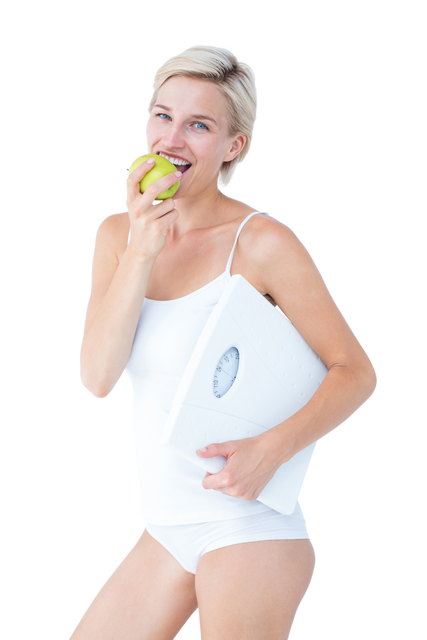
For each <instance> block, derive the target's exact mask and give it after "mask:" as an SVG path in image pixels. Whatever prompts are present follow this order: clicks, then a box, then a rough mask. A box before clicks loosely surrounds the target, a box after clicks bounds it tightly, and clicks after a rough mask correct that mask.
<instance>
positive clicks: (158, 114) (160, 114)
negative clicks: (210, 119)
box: [155, 113, 209, 131]
mask: <svg viewBox="0 0 427 640" xmlns="http://www.w3.org/2000/svg"><path fill="white" fill-rule="evenodd" d="M155 115H156V116H157V117H160V119H161V120H163V118H161V116H166V117H167V118H170V116H168V114H167V113H156V114H155ZM194 124H201V125H202V127H205V130H206V131H209V128H208V127H207V126H206V125H205V124H204V123H203V122H195V123H194ZM199 131H203V129H199Z"/></svg>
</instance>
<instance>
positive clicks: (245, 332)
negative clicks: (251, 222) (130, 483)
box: [161, 274, 328, 515]
mask: <svg viewBox="0 0 427 640" xmlns="http://www.w3.org/2000/svg"><path fill="white" fill-rule="evenodd" d="M327 372H328V369H327V367H326V366H325V364H324V363H323V361H322V360H321V359H320V357H319V356H318V355H317V354H316V353H315V352H314V351H313V349H311V347H310V346H309V345H308V344H307V342H306V341H305V340H304V338H303V337H302V336H301V335H300V334H299V332H298V331H297V330H296V329H295V327H294V326H293V324H292V323H291V322H290V321H289V320H288V318H286V316H285V315H284V314H283V313H282V312H281V311H279V310H278V309H276V308H275V307H274V306H273V305H272V304H271V303H270V302H268V300H266V298H264V296H263V295H261V294H260V293H259V292H258V291H257V289H255V287H253V286H252V285H251V284H250V283H249V282H248V281H247V280H246V279H245V278H244V277H243V276H242V275H240V274H234V275H233V276H232V277H231V279H230V281H229V283H228V284H227V286H226V287H225V289H224V291H223V293H222V295H221V297H220V299H219V300H218V303H217V304H216V305H215V307H214V308H213V310H212V312H211V315H210V316H209V318H208V320H207V322H206V325H205V326H204V328H203V330H202V333H201V334H200V336H199V339H198V341H197V343H196V346H195V348H194V350H193V352H192V354H191V356H190V360H189V361H188V364H187V367H186V368H185V370H184V373H183V376H182V378H181V380H180V383H179V385H178V388H177V391H176V394H175V396H174V399H173V402H172V407H171V411H170V413H169V415H168V418H167V421H166V423H165V426H164V430H163V433H162V438H161V443H162V444H164V445H166V446H168V447H170V448H172V449H173V450H174V451H175V452H176V453H177V454H179V455H180V456H183V457H184V458H185V459H187V460H189V461H190V462H193V463H194V464H196V465H198V466H199V467H201V468H202V469H204V470H205V471H209V473H217V472H218V471H221V469H223V468H224V466H225V464H226V462H227V458H226V457H225V456H215V457H213V458H201V457H200V456H198V455H197V453H196V449H200V448H201V447H205V446H207V445H209V444H212V443H215V442H227V441H228V440H239V439H242V438H248V437H251V436H257V435H259V434H261V433H263V432H265V431H266V430H268V429H271V428H272V427H274V426H276V425H278V424H279V423H281V422H283V421H284V420H286V419H287V418H289V417H290V416H292V415H293V414H294V413H296V412H297V411H298V410H299V409H301V407H303V406H304V405H305V404H306V403H307V402H308V400H309V399H310V398H311V397H312V396H313V394H314V393H315V391H316V390H317V388H318V387H319V385H320V384H321V382H322V381H323V379H324V377H325V376H326V374H327ZM315 444H316V443H315V442H314V443H312V444H311V445H309V446H308V447H306V448H305V449H303V450H302V451H299V452H298V453H297V454H296V455H294V456H293V457H292V458H291V460H289V461H288V462H285V463H284V464H282V465H281V466H280V467H279V468H278V469H277V471H276V473H275V474H274V476H273V478H272V479H271V480H270V481H269V482H268V484H267V485H266V486H265V487H264V489H263V490H262V492H261V493H260V495H259V496H258V498H257V500H259V501H260V502H262V503H264V504H266V505H267V506H269V507H271V508H272V509H275V510H276V511H279V512H280V513H282V514H285V515H286V514H291V513H293V511H294V510H295V507H296V503H297V500H298V495H299V493H300V490H301V487H302V484H303V480H304V476H305V474H306V472H307V468H308V465H309V463H310V459H311V456H312V454H313V450H314V447H315Z"/></svg>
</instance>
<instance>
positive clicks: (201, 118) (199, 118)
mask: <svg viewBox="0 0 427 640" xmlns="http://www.w3.org/2000/svg"><path fill="white" fill-rule="evenodd" d="M154 107H159V108H160V109H164V110H165V111H172V109H170V108H169V107H166V106H165V105H164V104H155V105H154ZM191 117H192V118H197V120H210V121H211V122H214V123H215V124H216V125H218V123H217V121H216V120H214V119H213V118H211V116H204V115H203V114H201V113H194V114H193V115H192V116H191Z"/></svg>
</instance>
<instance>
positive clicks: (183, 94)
mask: <svg viewBox="0 0 427 640" xmlns="http://www.w3.org/2000/svg"><path fill="white" fill-rule="evenodd" d="M227 131H228V120H227V108H226V102H225V98H224V97H223V95H222V93H221V92H220V91H219V89H218V88H217V87H216V86H215V85H214V84H213V83H212V82H209V81H205V80H198V79H195V78H185V77H182V76H174V77H172V78H169V80H167V81H166V82H165V83H164V84H163V85H162V87H161V88H160V91H159V94H158V96H157V100H156V103H155V105H154V107H153V110H152V111H151V113H150V117H149V120H148V124H147V142H148V148H149V150H150V153H157V154H160V155H165V156H167V157H168V159H169V160H171V161H174V163H178V162H179V161H181V162H186V163H187V164H182V165H179V166H178V167H177V168H178V169H179V170H180V171H183V175H182V177H181V179H180V187H179V189H178V191H177V192H176V194H175V195H174V200H176V199H178V198H183V197H185V196H190V195H198V194H203V193H204V192H205V191H206V190H207V189H214V190H216V189H217V180H218V173H219V170H220V168H221V165H222V163H223V162H224V161H229V160H233V158H235V157H236V156H237V155H238V153H239V152H240V151H241V149H242V148H243V146H244V144H245V142H246V136H243V135H241V136H236V137H235V138H230V137H229V136H228V132H227Z"/></svg>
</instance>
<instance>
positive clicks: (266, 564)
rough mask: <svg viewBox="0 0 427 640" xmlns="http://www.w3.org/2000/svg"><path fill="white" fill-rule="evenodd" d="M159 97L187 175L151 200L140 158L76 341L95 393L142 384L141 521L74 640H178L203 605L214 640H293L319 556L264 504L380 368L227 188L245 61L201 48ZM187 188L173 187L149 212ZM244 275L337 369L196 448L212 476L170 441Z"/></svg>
mask: <svg viewBox="0 0 427 640" xmlns="http://www.w3.org/2000/svg"><path fill="white" fill-rule="evenodd" d="M154 89H155V90H154V95H153V98H152V101H151V104H150V107H149V113H150V116H149V120H148V125H147V141H148V151H149V152H150V153H156V154H160V155H163V156H165V157H167V158H168V159H169V160H171V161H172V162H174V163H175V164H176V166H177V170H179V171H178V172H176V173H175V174H169V175H167V176H165V177H163V178H161V179H159V180H157V181H156V182H154V183H153V184H152V185H151V186H150V187H149V188H148V189H147V191H146V192H145V193H144V194H141V193H140V191H139V182H140V180H141V179H142V178H143V176H144V175H145V174H146V173H147V172H148V171H149V170H150V169H151V168H152V166H153V165H152V163H150V161H147V162H145V163H143V164H141V165H140V166H139V167H138V168H137V169H135V170H134V171H133V172H132V173H131V174H130V175H129V177H128V180H127V203H126V204H127V207H128V211H127V212H126V213H122V214H117V215H112V216H109V217H108V218H106V219H105V220H104V221H103V222H102V224H101V225H100V227H99V230H98V234H97V239H96V247H95V255H94V262H93V283H92V292H91V297H90V301H89V305H88V310H87V317H86V324H85V333H84V339H83V344H82V350H81V375H82V381H83V384H84V385H85V386H86V387H87V388H88V389H89V390H90V391H91V392H92V393H93V394H94V395H96V396H97V397H100V398H103V397H105V396H106V395H108V393H110V391H111V390H112V389H113V388H114V385H115V384H116V382H117V380H118V379H119V378H120V376H121V375H122V373H123V371H124V370H125V368H126V370H127V372H128V374H129V376H130V378H131V380H132V384H133V388H134V418H135V433H136V452H137V462H138V473H139V478H140V483H141V494H142V513H143V517H144V520H145V521H146V529H145V530H144V532H143V534H142V536H141V538H140V539H139V541H138V542H137V544H136V545H135V547H134V548H133V549H132V550H131V551H130V553H129V555H128V556H127V557H126V558H125V559H124V560H123V562H122V564H121V565H120V566H119V567H118V569H117V570H116V571H115V572H114V573H113V575H112V576H111V577H110V579H109V580H108V581H107V583H106V584H105V585H104V587H103V588H102V589H101V591H100V592H99V594H98V595H97V596H96V598H95V600H94V601H93V603H92V604H91V606H90V607H89V609H88V611H87V612H86V614H85V615H84V617H83V619H82V620H81V622H80V623H79V625H78V627H77V628H76V630H75V632H74V634H73V636H72V640H92V639H95V638H97V639H98V638H102V639H103V640H113V639H114V640H118V639H124V638H126V640H132V639H134V638H135V639H137V638H138V639H139V640H142V639H144V640H146V639H147V640H148V639H153V640H154V639H155V640H167V639H172V638H174V637H175V635H176V634H177V633H178V631H179V629H180V628H181V627H182V626H183V625H184V623H185V622H186V620H187V619H188V618H189V617H190V616H191V614H192V613H193V612H194V610H195V609H196V608H198V609H199V615H200V624H201V635H202V638H203V640H216V639H217V638H218V639H219V638H225V637H226V638H227V639H228V640H233V639H239V640H243V639H245V640H246V639H248V640H249V639H258V640H259V639H261V638H262V639H263V640H269V639H271V640H273V639H274V640H277V639H278V638H287V637H288V635H289V631H290V628H291V625H292V621H293V619H294V616H295V612H296V610H297V607H298V605H299V603H300V602H301V599H302V597H303V596H304V593H305V592H306V590H307V587H308V585H309V582H310V579H311V576H312V572H313V568H314V551H313V547H312V545H311V542H310V540H309V537H308V534H307V530H306V527H305V520H304V517H303V515H302V512H301V509H300V506H299V504H297V507H296V509H295V512H294V513H293V514H292V515H290V516H284V515H282V514H280V513H278V512H277V511H274V510H273V509H270V508H269V507H267V506H266V505H264V504H262V503H261V502H259V501H258V500H257V497H258V496H259V494H260V493H261V491H262V489H263V488H264V487H265V485H266V484H267V483H268V482H269V480H270V479H271V478H272V477H273V475H274V473H275V471H276V469H277V468H278V467H279V466H280V465H281V464H282V463H283V462H286V461H287V460H289V459H290V458H291V457H292V456H293V455H294V454H295V453H297V452H298V451H300V450H301V449H303V448H305V447H307V446H308V445H309V444H311V443H313V442H314V441H316V440H318V439H319V438H320V437H322V436H323V435H325V434H326V433H328V432H329V431H331V430H332V429H333V428H334V427H336V426H337V425H339V424H340V423H341V422H343V421H344V420H345V419H346V418H347V417H348V416H349V415H350V414H351V413H352V412H353V411H355V410H356V409H357V408H358V407H359V406H360V405H361V404H362V403H363V402H364V401H365V400H366V399H367V398H368V397H369V396H370V395H371V393H372V392H373V390H374V387H375V373H374V370H373V368H372V365H371V363H370V361H369V359H368V357H367V356H366V354H365V352H364V351H363V349H362V348H361V346H360V344H359V343H358V341H357V340H356V338H355V336H354V335H353V333H352V332H351V330H350V329H349V327H348V325H347V324H346V322H345V320H344V318H343V317H342V315H341V313H340V312H339V310H338V309H337V307H336V306H335V304H334V302H333V300H332V298H331V296H330V295H329V293H328V290H327V289H326V287H325V284H324V283H323V280H322V278H321V276H320V274H319V272H318V271H317V269H316V267H315V265H314V264H313V261H312V260H311V258H310V256H309V254H308V253H307V251H306V250H305V248H304V247H303V246H302V244H301V243H300V242H299V240H298V239H297V238H296V237H295V235H294V234H293V233H292V231H291V230H290V229H289V228H288V227H286V226H285V225H284V224H282V223H281V222H279V221H278V220H276V219H275V218H274V217H271V216H270V215H269V214H267V213H266V212H258V211H256V210H255V209H253V208H252V207H251V206H249V205H247V204H245V203H243V202H239V201H237V200H233V199H231V198H228V197H226V196H225V195H224V194H223V193H221V191H219V189H218V177H219V176H220V177H221V179H222V181H223V182H225V183H226V182H228V180H229V179H230V177H231V175H232V173H233V171H234V169H235V167H236V164H237V163H238V162H240V161H241V160H242V159H243V158H244V156H245V155H246V153H247V152H248V150H249V146H250V141H251V135H252V128H253V123H254V120H255V110H256V97H255V96H256V94H255V85H254V77H253V73H252V71H251V69H250V68H249V67H248V66H247V65H245V64H242V63H239V62H238V61H237V60H236V58H235V57H234V56H233V55H232V54H231V53H230V52H229V51H226V50H224V49H219V48H214V47H192V48H190V49H188V50H187V51H184V52H183V53H182V54H181V55H179V56H176V57H175V58H172V59H170V60H168V61H167V62H166V63H165V65H163V67H162V68H161V69H160V70H159V71H158V73H157V75H156V79H155V85H154ZM178 180H179V181H180V185H179V188H178V190H177V192H176V194H175V195H174V197H173V198H171V199H168V200H164V201H162V202H161V203H160V204H156V205H153V200H154V199H155V198H156V196H157V195H159V194H160V193H161V192H162V191H164V190H165V189H167V188H169V187H170V186H171V185H172V184H174V183H175V182H177V181H178ZM249 180H250V178H249V177H248V182H249ZM237 240H238V242H237ZM224 267H225V271H224ZM235 273H240V274H242V275H243V276H244V277H245V278H246V280H248V281H249V282H250V283H251V284H252V285H253V286H254V287H255V288H256V289H257V290H258V291H259V292H260V293H261V294H262V295H264V296H266V298H267V299H268V300H269V301H270V302H271V303H272V304H274V305H278V306H279V307H280V308H281V309H282V311H283V312H284V313H285V314H286V316H287V317H288V318H289V319H290V320H291V322H292V323H293V324H294V325H295V327H296V328H297V329H298V331H299V332H300V333H301V334H302V336H303V337H304V338H305V339H306V341H307V342H308V343H309V344H310V346H311V347H312V348H313V349H314V351H315V352H316V353H317V354H318V355H319V356H320V357H321V359H322V360H323V362H324V363H325V364H326V366H327V367H328V374H327V375H326V377H325V380H324V381H323V383H322V384H321V385H320V387H319V389H318V391H317V392H316V393H315V395H314V396H313V398H312V399H311V400H310V401H309V402H308V403H307V404H306V405H305V406H304V407H303V409H301V410H300V411H298V412H297V413H296V414H295V415H294V416H292V417H291V418H289V419H288V420H286V421H285V422H283V423H281V424H280V425H277V426H276V427H274V428H272V429H270V430H268V431H267V432H265V433H264V434H262V435H261V436H257V437H252V438H245V439H242V440H237V441H230V442H227V443H223V444H212V445H210V446H208V447H207V450H206V451H205V452H199V455H201V456H207V457H211V456H215V455H225V456H226V457H227V464H226V466H225V468H224V469H223V470H222V471H221V472H219V473H216V474H212V475H211V474H209V473H206V474H205V473H204V471H202V470H201V469H200V468H199V467H197V466H196V465H194V464H192V463H190V462H188V461H185V460H183V459H181V458H180V457H179V456H177V455H176V454H174V453H173V452H171V451H169V449H168V448H167V447H165V446H162V445H161V444H160V443H159V439H160V436H161V434H162V427H163V425H164V423H165V420H166V418H167V415H168V412H169V410H170V407H171V403H172V400H173V397H174V393H175V390H176V388H177V386H178V383H179V381H180V377H181V376H182V372H183V370H184V368H185V365H186V363H187V362H188V359H189V357H190V354H191V352H192V350H193V348H194V345H195V344H196V342H197V339H198V336H199V335H200V333H201V331H202V329H203V327H204V325H205V323H206V320H207V318H208V317H209V314H210V313H211V311H212V309H213V307H214V305H215V304H216V302H217V301H218V299H219V297H220V295H221V293H222V291H223V290H224V287H225V286H226V284H227V282H228V281H229V279H230V278H231V275H233V274H235Z"/></svg>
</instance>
